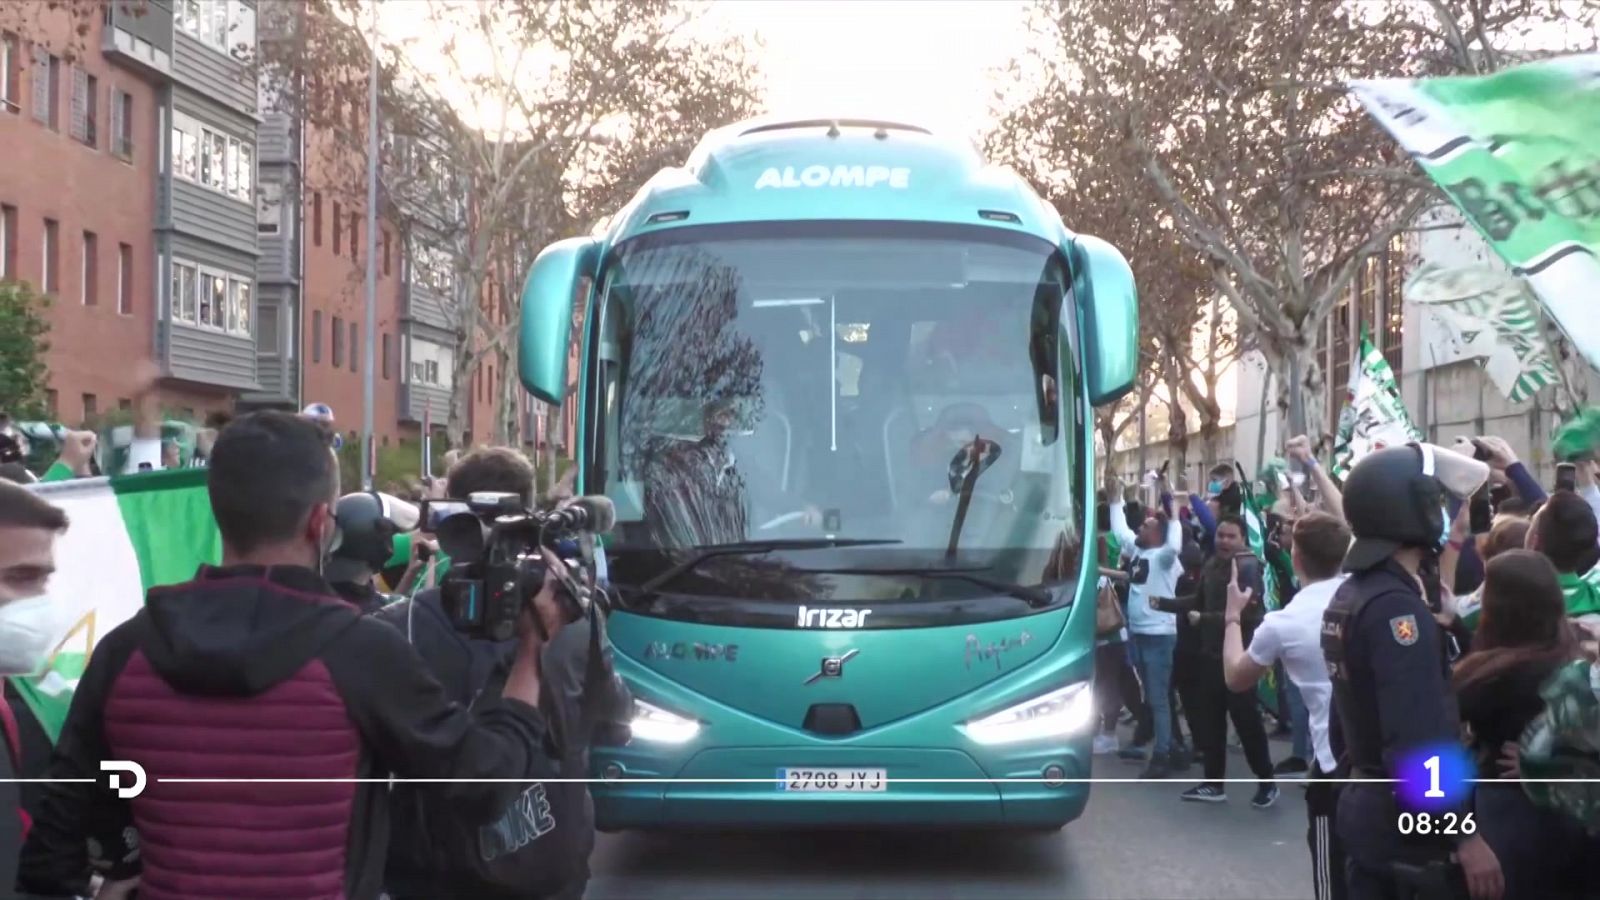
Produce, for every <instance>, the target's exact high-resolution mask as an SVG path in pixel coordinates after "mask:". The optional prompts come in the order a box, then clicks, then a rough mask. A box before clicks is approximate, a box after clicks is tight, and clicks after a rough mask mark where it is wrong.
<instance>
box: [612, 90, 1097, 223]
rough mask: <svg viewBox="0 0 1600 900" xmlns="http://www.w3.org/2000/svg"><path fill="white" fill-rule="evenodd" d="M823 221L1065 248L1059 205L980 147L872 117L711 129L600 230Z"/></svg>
mask: <svg viewBox="0 0 1600 900" xmlns="http://www.w3.org/2000/svg"><path fill="white" fill-rule="evenodd" d="M819 219H854V220H879V221H885V220H892V221H912V222H950V223H958V224H972V225H987V226H991V227H998V228H1004V229H1009V230H1014V231H1021V232H1024V233H1028V234H1033V235H1035V236H1037V237H1040V238H1042V239H1044V240H1047V241H1049V242H1051V243H1060V242H1061V241H1063V240H1065V239H1066V238H1067V237H1069V236H1070V234H1069V233H1068V232H1067V230H1066V228H1065V226H1063V224H1062V222H1061V218H1060V216H1059V215H1057V213H1056V211H1055V210H1054V209H1053V208H1052V207H1051V206H1050V205H1049V204H1048V203H1046V202H1045V201H1044V200H1042V199H1041V198H1040V197H1039V195H1038V194H1036V193H1035V192H1034V191H1033V189H1032V188H1031V187H1029V186H1028V183H1027V182H1026V181H1024V180H1023V179H1022V178H1021V177H1020V176H1019V175H1017V174H1016V172H1014V171H1012V170H1011V169H1009V168H1003V167H1000V166H995V165H992V164H990V163H989V162H988V161H987V160H986V159H984V158H983V156H982V154H980V153H979V152H978V150H977V148H976V147H974V146H973V145H972V144H971V143H970V142H968V141H966V140H962V139H959V138H951V137H947V136H940V135H938V134H935V133H933V131H932V130H931V129H928V128H924V127H921V126H918V125H913V124H905V123H899V122H892V121H882V120H874V119H842V118H835V119H826V118H812V119H796V118H792V117H789V118H777V117H766V118H760V119H752V120H749V121H745V122H740V123H738V124H735V125H731V126H728V127H726V128H721V129H718V130H716V131H713V132H711V133H710V134H708V135H706V137H705V138H703V139H702V140H701V141H700V144H699V145H698V146H696V147H695V149H694V151H693V152H692V153H690V155H689V159H688V160H687V161H686V162H685V164H684V165H683V166H682V167H680V168H671V169H663V170H662V171H661V172H659V173H657V174H656V176H655V177H654V178H651V179H650V180H649V181H648V182H646V183H645V185H644V186H643V187H642V188H640V190H639V192H638V193H637V194H635V195H634V197H633V199H632V200H631V201H629V203H628V205H627V206H625V207H624V208H623V209H622V210H620V211H619V212H618V213H617V214H616V215H615V216H613V217H612V218H611V219H610V221H609V222H608V223H605V224H604V225H603V226H602V229H603V233H604V235H605V238H606V240H607V241H608V242H609V243H612V244H615V243H618V242H620V241H622V240H625V239H627V238H629V237H633V236H635V235H639V234H644V233H648V232H655V231H660V230H662V229H667V228H680V227H690V226H696V225H711V224H724V223H730V222H771V221H803V220H819Z"/></svg>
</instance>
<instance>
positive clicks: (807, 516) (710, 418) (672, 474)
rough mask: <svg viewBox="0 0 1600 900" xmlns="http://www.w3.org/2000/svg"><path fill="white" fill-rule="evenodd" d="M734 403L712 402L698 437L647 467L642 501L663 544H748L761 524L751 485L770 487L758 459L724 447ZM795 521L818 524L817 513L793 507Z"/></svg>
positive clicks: (705, 410) (813, 509)
mask: <svg viewBox="0 0 1600 900" xmlns="http://www.w3.org/2000/svg"><path fill="white" fill-rule="evenodd" d="M734 422H735V412H734V404H733V401H731V400H728V399H717V400H712V401H710V402H708V403H706V405H705V406H704V407H703V409H702V411H701V427H702V431H703V436H702V437H701V438H700V439H699V440H698V441H695V442H694V443H692V444H681V445H679V446H677V447H674V448H673V449H671V450H668V451H667V452H665V453H663V454H661V456H660V457H658V458H657V459H655V460H654V461H653V462H654V465H653V467H652V468H654V469H655V473H654V475H653V477H652V478H651V489H650V491H649V494H648V497H647V499H646V504H647V506H648V507H649V509H650V519H651V521H652V522H654V523H655V528H656V530H657V531H658V532H661V533H662V537H663V538H665V539H667V540H666V541H665V543H666V545H667V546H698V545H705V544H725V543H733V542H736V541H743V540H748V539H749V538H751V537H753V536H754V535H752V533H751V530H752V529H753V528H758V527H759V526H760V525H762V524H766V523H763V522H752V521H751V519H750V504H749V488H748V484H749V482H750V481H752V480H755V481H758V482H759V483H761V484H774V483H776V482H775V481H773V480H771V479H770V478H769V477H768V476H767V474H766V472H765V471H764V467H763V466H762V461H761V460H759V459H756V460H740V459H738V458H737V457H736V456H735V455H734V452H733V448H732V447H730V446H729V444H728V432H729V431H730V430H731V429H732V428H733V425H734ZM792 508H793V509H795V510H797V511H799V512H801V513H802V515H801V516H800V522H801V523H802V524H804V525H807V526H810V527H816V526H818V525H821V524H822V511H821V510H819V509H818V508H817V507H816V506H814V505H812V504H810V503H795V504H794V506H793V507H792Z"/></svg>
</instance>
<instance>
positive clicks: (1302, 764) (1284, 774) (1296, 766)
mask: <svg viewBox="0 0 1600 900" xmlns="http://www.w3.org/2000/svg"><path fill="white" fill-rule="evenodd" d="M1272 774H1273V775H1275V776H1277V777H1279V778H1305V777H1306V776H1307V775H1309V774H1311V766H1309V765H1307V764H1306V761H1305V760H1303V759H1301V758H1300V757H1298V756H1291V757H1289V758H1288V759H1286V760H1284V761H1283V762H1281V763H1278V764H1277V765H1276V766H1273V767H1272Z"/></svg>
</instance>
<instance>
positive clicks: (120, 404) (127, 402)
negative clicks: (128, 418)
mask: <svg viewBox="0 0 1600 900" xmlns="http://www.w3.org/2000/svg"><path fill="white" fill-rule="evenodd" d="M117 409H120V410H122V411H123V412H127V411H128V410H130V409H133V400H132V399H131V398H128V397H122V398H120V399H119V400H117Z"/></svg>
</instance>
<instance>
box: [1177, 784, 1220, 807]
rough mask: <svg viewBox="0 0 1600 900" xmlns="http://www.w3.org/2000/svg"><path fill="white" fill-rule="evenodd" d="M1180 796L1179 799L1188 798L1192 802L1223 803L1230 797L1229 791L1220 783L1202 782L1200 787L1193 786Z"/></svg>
mask: <svg viewBox="0 0 1600 900" xmlns="http://www.w3.org/2000/svg"><path fill="white" fill-rule="evenodd" d="M1178 796H1179V799H1181V800H1187V801H1188V802H1190V803H1223V802H1225V801H1226V800H1227V799H1228V794H1227V792H1225V791H1224V790H1223V789H1222V785H1220V784H1202V785H1200V786H1199V787H1192V788H1190V789H1188V790H1187V791H1184V792H1183V793H1182V794H1180V795H1178Z"/></svg>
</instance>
